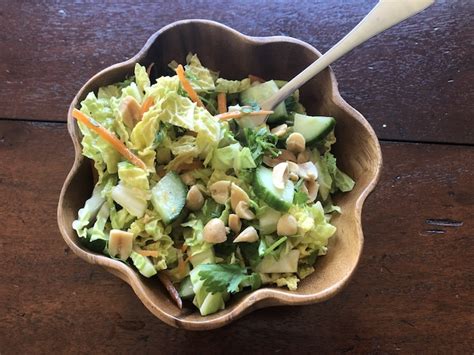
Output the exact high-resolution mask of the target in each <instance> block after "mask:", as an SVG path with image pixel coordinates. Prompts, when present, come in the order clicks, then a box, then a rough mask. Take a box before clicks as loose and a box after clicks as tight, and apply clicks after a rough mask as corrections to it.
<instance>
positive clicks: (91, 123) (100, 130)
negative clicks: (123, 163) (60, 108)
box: [72, 109, 146, 169]
mask: <svg viewBox="0 0 474 355" xmlns="http://www.w3.org/2000/svg"><path fill="white" fill-rule="evenodd" d="M72 117H74V118H75V119H76V120H78V121H79V122H81V123H83V124H84V125H85V126H86V127H87V128H89V129H90V130H92V131H94V132H95V133H97V134H98V135H99V136H100V137H101V138H102V139H104V140H106V141H107V142H109V143H110V144H111V145H112V147H114V148H115V149H116V150H117V151H118V152H119V153H120V154H121V155H122V156H124V157H125V158H126V159H127V160H128V161H130V162H131V163H133V164H134V165H136V166H138V167H139V168H142V169H146V165H145V163H144V162H143V161H142V160H141V159H140V158H139V157H137V156H136V155H135V154H133V153H132V152H131V151H130V149H128V148H127V147H126V146H125V144H123V143H122V142H121V141H120V140H119V139H118V138H117V137H115V135H113V134H112V133H110V132H109V131H108V130H107V129H105V128H104V127H102V126H101V125H100V124H99V123H98V122H96V121H95V120H94V119H92V118H90V117H88V116H87V115H85V114H84V113H82V112H81V111H79V110H78V109H74V110H73V111H72Z"/></svg>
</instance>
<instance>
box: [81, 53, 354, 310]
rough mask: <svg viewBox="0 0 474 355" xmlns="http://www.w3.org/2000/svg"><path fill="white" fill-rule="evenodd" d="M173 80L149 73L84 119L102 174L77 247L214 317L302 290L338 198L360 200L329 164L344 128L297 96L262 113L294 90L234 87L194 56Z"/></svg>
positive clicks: (85, 140)
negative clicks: (242, 299) (241, 297)
mask: <svg viewBox="0 0 474 355" xmlns="http://www.w3.org/2000/svg"><path fill="white" fill-rule="evenodd" d="M169 67H170V76H161V77H159V78H157V79H156V80H154V83H152V82H151V79H150V75H149V70H148V71H147V69H146V68H145V67H143V66H141V65H139V64H137V65H136V66H135V72H134V76H132V77H130V78H127V79H126V80H125V81H123V82H120V83H117V84H114V85H109V86H105V87H101V88H99V90H98V91H97V92H90V93H88V95H87V96H86V98H85V99H84V100H83V101H82V102H81V104H80V110H78V109H75V110H74V111H73V117H74V118H75V119H76V120H77V121H78V125H79V129H80V130H81V132H82V153H83V155H84V156H86V157H88V158H90V159H91V160H92V161H93V164H94V167H95V169H94V170H95V171H96V173H95V175H96V184H95V187H94V190H93V192H92V196H91V197H90V198H89V199H88V200H87V201H86V203H85V205H84V207H83V208H81V209H80V210H79V212H78V217H77V220H75V221H74V223H73V228H74V229H75V230H76V231H77V235H78V237H79V240H80V241H81V243H83V244H84V245H85V246H86V247H87V248H89V249H91V250H94V251H97V252H100V253H103V254H105V255H107V256H109V257H111V258H113V259H117V260H121V261H122V262H124V263H127V264H129V265H131V266H133V267H135V268H136V270H138V272H140V273H141V274H142V275H143V276H144V277H147V278H152V277H156V278H157V279H159V280H160V281H161V282H162V283H163V284H164V286H165V287H166V288H167V290H168V291H169V293H170V294H171V296H172V298H173V299H174V300H175V302H176V303H177V305H178V306H179V307H181V306H182V300H188V301H192V303H193V304H194V305H195V306H196V307H197V308H198V309H199V311H200V313H201V315H203V316H205V315H208V314H212V313H215V312H217V311H219V310H221V309H223V308H224V307H225V303H226V302H227V301H228V300H229V298H230V297H231V296H232V295H233V294H235V293H238V292H242V291H246V290H255V289H258V288H259V287H262V285H276V286H279V287H287V288H288V289H289V290H295V289H296V288H297V286H298V282H299V281H300V280H302V279H304V278H305V277H307V276H308V275H309V274H311V273H312V272H314V270H315V269H314V264H315V261H316V259H317V258H318V257H320V256H323V255H325V254H326V252H327V245H328V239H329V238H330V237H331V236H333V235H334V233H335V231H336V228H335V227H334V226H333V225H332V224H331V223H330V221H331V216H332V215H333V214H335V213H341V209H340V208H339V207H338V206H336V205H334V204H333V202H332V198H331V197H332V195H333V194H334V193H336V192H338V191H342V192H346V191H350V190H351V189H352V188H353V186H354V181H353V180H352V179H351V178H350V177H349V176H348V175H346V174H345V173H343V172H342V171H341V170H339V169H338V167H337V165H336V158H335V157H334V155H333V154H332V153H331V146H332V144H334V143H335V141H336V137H335V136H334V127H335V124H336V121H335V119H334V118H332V117H323V116H310V115H307V114H306V112H305V108H304V107H303V105H302V104H301V103H300V102H299V93H298V91H296V92H295V93H293V95H292V96H290V97H289V98H288V99H286V100H285V102H283V103H281V104H279V105H278V106H277V107H276V108H275V110H274V111H262V110H260V107H259V102H262V101H263V100H265V99H266V98H268V97H270V96H271V95H273V94H274V93H275V92H276V91H277V90H278V89H279V88H280V87H281V86H283V85H284V84H285V83H286V82H285V81H280V80H270V81H265V80H263V79H260V78H258V77H255V76H249V77H248V78H244V79H242V80H227V79H224V78H221V77H219V73H217V72H214V71H212V70H210V69H208V68H206V67H204V66H203V65H202V64H201V62H200V60H199V58H198V57H197V56H196V55H193V54H189V55H188V56H187V58H186V65H185V66H184V67H183V66H182V65H179V64H178V63H176V62H172V63H170V65H169ZM148 69H150V68H148Z"/></svg>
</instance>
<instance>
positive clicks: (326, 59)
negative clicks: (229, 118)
mask: <svg viewBox="0 0 474 355" xmlns="http://www.w3.org/2000/svg"><path fill="white" fill-rule="evenodd" d="M434 2H435V0H380V1H379V2H378V3H377V5H375V7H374V8H373V9H372V10H371V11H370V12H369V13H368V14H367V16H365V17H364V19H363V20H362V21H361V22H360V23H359V24H358V25H357V26H356V27H354V29H353V30H352V31H351V32H349V33H348V34H347V35H346V36H345V37H344V38H343V39H341V40H340V41H339V42H338V43H336V45H334V46H333V47H332V48H331V49H330V50H328V51H327V52H326V53H325V54H324V55H322V56H321V57H319V58H318V59H317V60H316V61H315V62H313V64H311V65H310V66H309V67H307V68H306V69H305V70H303V71H302V72H301V73H299V74H298V75H297V76H295V77H294V78H293V79H291V80H290V81H289V82H288V83H287V84H285V85H284V86H283V87H282V88H281V89H280V90H278V91H277V92H276V93H275V94H274V95H273V96H271V97H270V98H268V99H266V100H265V101H263V102H261V103H260V107H261V109H262V110H273V109H274V108H275V107H276V106H277V105H278V104H279V103H280V102H282V101H283V100H285V99H286V98H287V97H288V96H290V95H291V94H292V93H293V92H294V91H295V90H297V89H298V88H300V87H301V86H302V85H303V84H305V83H306V82H307V81H308V80H310V79H311V78H312V77H314V76H315V75H317V74H318V73H319V72H321V71H322V70H324V69H326V68H327V67H328V66H329V65H330V64H332V63H333V62H335V61H336V60H337V59H339V58H340V57H342V56H343V55H344V54H346V53H348V52H350V51H351V50H352V49H354V48H355V47H357V46H358V45H359V44H361V43H364V42H365V41H367V40H368V39H370V38H372V37H373V36H375V35H377V34H379V33H380V32H383V31H385V30H386V29H388V28H390V27H392V26H395V25H396V24H398V23H400V22H402V21H403V20H406V19H407V18H409V17H411V16H413V15H416V14H417V13H419V12H421V11H423V10H424V9H426V8H427V7H428V6H430V5H432V4H433V3H434ZM262 123H263V122H262Z"/></svg>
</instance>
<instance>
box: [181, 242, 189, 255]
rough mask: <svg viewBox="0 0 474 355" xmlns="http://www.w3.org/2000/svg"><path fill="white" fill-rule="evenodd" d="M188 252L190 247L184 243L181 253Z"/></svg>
mask: <svg viewBox="0 0 474 355" xmlns="http://www.w3.org/2000/svg"><path fill="white" fill-rule="evenodd" d="M186 250H188V245H187V244H186V243H183V245H181V252H183V253H186Z"/></svg>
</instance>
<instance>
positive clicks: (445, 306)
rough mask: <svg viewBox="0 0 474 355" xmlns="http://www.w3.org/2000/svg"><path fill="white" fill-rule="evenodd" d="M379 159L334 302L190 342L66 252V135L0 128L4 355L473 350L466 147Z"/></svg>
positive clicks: (261, 316) (473, 170)
mask: <svg viewBox="0 0 474 355" xmlns="http://www.w3.org/2000/svg"><path fill="white" fill-rule="evenodd" d="M383 153H384V159H385V170H384V173H383V176H382V178H381V182H380V183H379V185H378V187H377V189H376V191H375V192H374V193H373V194H372V195H371V197H369V199H368V201H367V204H366V205H365V209H364V231H365V238H366V241H365V250H364V254H363V258H362V262H361V264H360V267H359V269H358V271H357V273H356V275H355V277H354V279H353V280H352V282H351V283H350V285H349V286H348V287H347V288H346V289H345V290H344V291H343V292H342V293H341V294H340V295H338V296H336V297H335V298H334V299H332V300H330V301H328V302H325V303H323V304H318V305H313V306H304V307H279V308H269V309H266V310H262V311H257V312H255V313H252V314H251V315H249V316H246V317H244V318H243V319H241V320H238V321H236V322H235V323H233V324H232V325H230V326H228V327H225V328H223V329H220V330H217V331H210V332H206V333H191V332H186V331H183V330H177V329H173V328H171V327H169V326H167V325H165V324H163V323H162V322H160V321H159V320H157V319H155V318H154V317H153V316H152V315H151V314H150V313H149V312H148V311H147V310H146V309H145V308H144V307H143V305H142V304H141V303H140V302H139V301H138V299H137V298H136V297H135V295H134V294H133V292H132V290H130V288H129V287H128V286H127V285H126V284H125V283H123V282H121V281H120V280H118V279H117V278H115V277H113V276H111V275H110V274H109V273H107V272H105V271H104V270H102V269H100V268H98V267H96V266H93V265H89V264H87V263H85V262H83V261H81V260H80V259H78V258H77V257H76V256H74V255H73V254H72V253H71V252H70V251H69V250H68V248H67V247H66V245H65V243H64V242H63V240H62V238H61V237H60V234H59V232H58V230H57V225H56V206H57V198H58V194H59V190H60V187H61V185H62V182H63V179H64V177H65V175H66V173H67V171H68V170H69V168H70V165H71V163H72V161H73V150H72V145H71V142H70V139H69V137H68V135H67V132H66V127H65V125H63V124H54V123H27V122H8V121H0V216H2V222H3V223H2V228H1V229H0V243H1V248H0V270H1V271H0V283H1V284H2V287H1V288H0V352H1V353H2V354H9V353H31V352H36V353H51V352H54V353H71V352H76V353H77V352H82V353H85V352H103V353H116V352H132V351H133V352H138V351H140V352H156V351H157V349H158V351H161V352H166V353H202V352H207V353H209V352H210V353H219V352H224V351H226V352H231V353H237V352H243V351H247V352H262V353H272V352H278V351H281V352H296V351H299V352H301V353H314V352H316V351H317V352H321V353H323V352H351V351H352V352H358V353H360V352H377V353H394V352H397V351H402V352H405V353H416V352H441V353H472V352H473V351H474V339H473V334H474V327H473V320H474V319H473V316H472V315H473V312H474V307H473V305H472V299H473V297H474V277H473V275H474V264H473V263H472V260H473V258H474V249H473V248H472V236H473V230H474V228H473V221H474V208H473V207H474V192H473V190H472V186H473V183H474V167H473V166H472V164H468V162H470V161H473V160H474V148H472V147H462V146H450V145H438V144H433V145H428V144H421V145H420V144H406V143H405V144H402V143H385V144H383ZM460 162H465V163H464V164H462V163H460ZM229 349H230V351H229Z"/></svg>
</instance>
